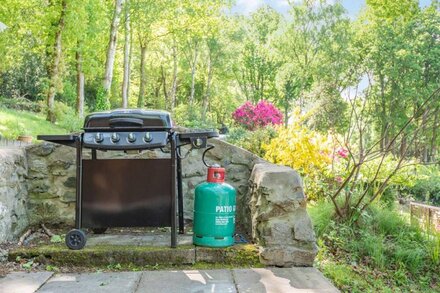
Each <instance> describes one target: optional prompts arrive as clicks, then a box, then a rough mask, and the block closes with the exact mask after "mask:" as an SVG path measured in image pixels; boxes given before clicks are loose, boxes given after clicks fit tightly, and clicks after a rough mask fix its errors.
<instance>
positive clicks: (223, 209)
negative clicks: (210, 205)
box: [215, 205, 235, 213]
mask: <svg viewBox="0 0 440 293" xmlns="http://www.w3.org/2000/svg"><path fill="white" fill-rule="evenodd" d="M215 212H216V213H232V212H235V205H234V206H216V207H215Z"/></svg>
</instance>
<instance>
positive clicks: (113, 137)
mask: <svg viewBox="0 0 440 293" xmlns="http://www.w3.org/2000/svg"><path fill="white" fill-rule="evenodd" d="M110 139H111V140H112V142H113V143H117V142H118V141H119V140H120V139H121V138H120V137H119V134H117V133H116V132H115V133H113V134H112V136H111V137H110Z"/></svg>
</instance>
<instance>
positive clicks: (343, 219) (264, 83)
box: [0, 0, 440, 292]
mask: <svg viewBox="0 0 440 293" xmlns="http://www.w3.org/2000/svg"><path fill="white" fill-rule="evenodd" d="M287 3H288V4H289V9H288V13H285V14H282V13H279V12H277V11H276V10H274V9H273V8H271V7H270V6H267V5H266V6H262V7H260V8H259V9H258V10H256V11H255V12H253V13H251V14H249V15H239V14H235V13H233V12H232V11H233V10H231V7H233V5H234V2H232V1H228V0H210V1H206V0H193V1H190V0H181V1H171V0H162V1H153V0H6V1H3V2H2V3H1V5H0V21H1V22H2V23H4V24H5V25H6V27H4V26H2V25H0V134H1V135H2V136H5V137H8V138H15V137H16V136H18V135H21V134H31V135H35V134H38V133H49V132H53V133H65V132H66V131H77V130H79V129H80V128H81V126H82V119H83V117H84V115H86V114H87V113H89V112H92V111H98V110H106V109H114V108H136V107H139V108H155V109H165V110H168V111H170V112H171V113H172V115H173V117H174V120H175V122H176V124H178V125H182V126H188V127H194V128H220V127H224V126H226V127H228V128H229V133H228V135H227V136H226V139H227V140H228V141H229V142H231V143H234V144H236V145H239V146H241V147H244V148H247V149H248V150H250V151H252V152H254V153H256V154H258V155H260V156H261V157H263V158H265V159H267V160H269V161H271V162H274V163H278V164H284V165H287V166H291V167H292V168H294V169H295V170H297V171H298V172H299V173H300V174H301V175H302V177H303V178H304V183H305V190H306V193H307V196H308V199H309V202H310V204H309V207H310V208H309V212H310V213H311V215H312V218H313V220H314V224H315V228H316V232H317V236H318V239H319V240H318V244H319V246H320V248H321V251H320V254H319V255H318V258H317V263H316V265H317V266H318V267H319V268H320V269H321V270H322V271H323V272H324V274H325V275H326V276H328V277H329V278H331V279H332V281H333V282H334V283H335V284H336V285H337V286H338V287H339V288H340V289H341V290H343V291H348V292H366V291H370V292H372V291H374V292H376V291H383V292H400V291H402V292H403V291H424V292H434V291H437V290H440V287H439V282H440V276H439V274H438V272H439V271H440V235H439V233H438V231H440V223H438V224H436V223H435V222H430V223H429V224H430V225H426V222H423V221H422V222H419V221H410V220H409V219H408V213H407V211H405V208H402V207H398V206H396V205H395V203H396V201H397V200H400V201H401V202H408V201H412V200H417V201H422V202H425V203H428V204H433V205H440V167H439V158H440V155H439V147H440V133H439V132H440V129H439V128H440V4H439V1H438V0H432V1H431V4H430V5H429V6H428V7H424V8H421V7H420V6H419V3H418V1H416V0H399V1H388V0H366V6H365V7H364V8H363V9H362V11H361V12H360V13H359V15H357V16H356V17H353V16H351V17H350V16H349V15H348V14H347V12H346V11H345V9H344V7H343V6H342V5H341V4H340V3H339V2H338V1H324V0H322V1H319V0H303V1H293V0H292V1H288V0H287ZM43 116H44V119H47V120H48V121H49V122H44V121H42V120H43V119H42V117H43ZM43 122H44V123H43ZM436 225H438V226H436ZM436 229H437V230H436ZM437 292H438V291H437Z"/></svg>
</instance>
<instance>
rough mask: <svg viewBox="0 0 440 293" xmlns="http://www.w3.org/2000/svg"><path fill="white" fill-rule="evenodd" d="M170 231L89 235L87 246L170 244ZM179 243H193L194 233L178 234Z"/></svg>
mask: <svg viewBox="0 0 440 293" xmlns="http://www.w3.org/2000/svg"><path fill="white" fill-rule="evenodd" d="M170 241H171V235H170V233H155V234H148V235H115V234H113V235H112V234H108V235H107V234H103V235H93V234H90V235H87V244H86V245H87V246H97V245H136V246H164V247H167V246H170V243H171V242H170ZM177 244H178V245H192V235H189V234H184V235H180V234H179V235H177Z"/></svg>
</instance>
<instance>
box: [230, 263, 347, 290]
mask: <svg viewBox="0 0 440 293" xmlns="http://www.w3.org/2000/svg"><path fill="white" fill-rule="evenodd" d="M233 276H234V280H235V283H236V285H237V289H238V292H239V293H245V292H246V293H260V292H261V293H266V292H267V293H272V292H273V293H275V292H276V293H290V292H328V293H330V292H331V293H333V292H339V290H338V289H337V288H336V287H334V286H333V284H331V283H330V281H328V280H327V279H326V278H325V277H324V276H323V275H322V274H321V272H320V271H318V270H317V269H315V268H258V269H235V270H233Z"/></svg>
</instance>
